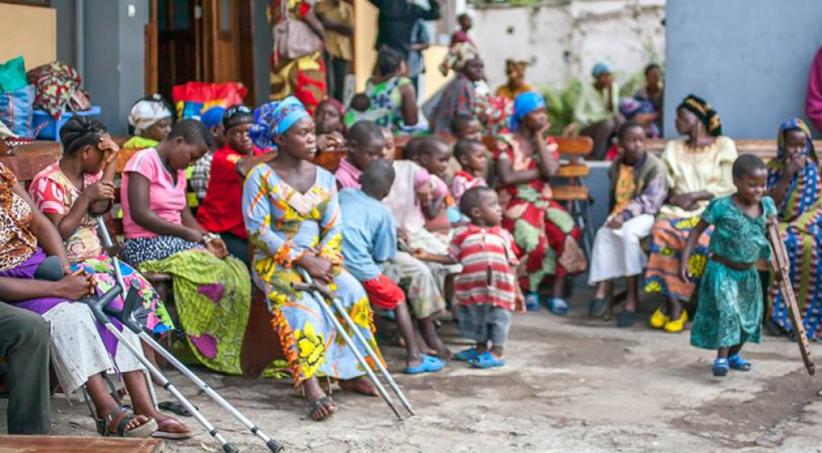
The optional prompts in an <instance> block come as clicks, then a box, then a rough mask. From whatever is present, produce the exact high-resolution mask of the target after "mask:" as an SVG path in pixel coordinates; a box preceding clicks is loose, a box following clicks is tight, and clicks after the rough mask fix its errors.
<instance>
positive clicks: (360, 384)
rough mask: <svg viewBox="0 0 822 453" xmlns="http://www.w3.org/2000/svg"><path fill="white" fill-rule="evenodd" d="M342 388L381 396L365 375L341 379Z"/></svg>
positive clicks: (367, 394) (361, 393) (362, 393)
mask: <svg viewBox="0 0 822 453" xmlns="http://www.w3.org/2000/svg"><path fill="white" fill-rule="evenodd" d="M340 388H341V389H343V390H346V391H349V392H354V393H359V394H360V395H365V396H380V395H379V393H377V389H375V388H374V386H373V385H372V384H371V382H370V381H369V380H368V378H366V377H365V376H360V377H358V378H356V379H348V380H345V381H342V380H341V381H340Z"/></svg>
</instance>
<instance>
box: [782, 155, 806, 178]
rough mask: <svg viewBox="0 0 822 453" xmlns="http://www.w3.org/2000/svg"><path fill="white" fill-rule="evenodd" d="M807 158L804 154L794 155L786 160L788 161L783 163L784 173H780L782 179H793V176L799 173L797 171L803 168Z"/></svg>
mask: <svg viewBox="0 0 822 453" xmlns="http://www.w3.org/2000/svg"><path fill="white" fill-rule="evenodd" d="M807 159H808V157H807V156H806V155H805V154H794V155H792V156H790V157H789V158H788V161H787V162H786V163H785V171H784V172H783V173H782V176H783V177H786V178H789V179H793V177H794V175H795V174H797V173H798V172H799V170H801V169H803V168H805V163H806V161H807Z"/></svg>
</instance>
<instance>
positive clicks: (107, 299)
mask: <svg viewBox="0 0 822 453" xmlns="http://www.w3.org/2000/svg"><path fill="white" fill-rule="evenodd" d="M122 293H123V288H120V286H119V285H114V286H113V287H112V288H111V289H110V290H108V291H107V292H106V293H105V294H103V295H102V296H100V298H99V299H93V298H91V297H86V298H85V299H82V300H81V301H80V302H82V303H84V304H86V305H88V307H89V308H90V309H91V313H92V314H93V315H94V317H95V318H96V319H97V320H98V321H100V323H101V324H103V325H105V324H108V323H110V322H111V320H109V318H108V316H106V314H105V312H104V310H105V308H106V306H107V305H108V304H110V303H111V302H112V301H113V300H114V299H115V298H116V297H117V296H119V295H120V294H122Z"/></svg>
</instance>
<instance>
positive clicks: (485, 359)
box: [468, 351, 505, 370]
mask: <svg viewBox="0 0 822 453" xmlns="http://www.w3.org/2000/svg"><path fill="white" fill-rule="evenodd" d="M468 363H470V364H471V366H472V367H474V368H480V369H483V370H484V369H488V368H497V367H501V366H504V365H505V360H500V359H498V358H496V357H494V356H493V355H492V354H491V352H490V351H485V352H483V353H482V354H480V355H479V356H478V357H477V358H476V359H474V360H472V361H470V362H468Z"/></svg>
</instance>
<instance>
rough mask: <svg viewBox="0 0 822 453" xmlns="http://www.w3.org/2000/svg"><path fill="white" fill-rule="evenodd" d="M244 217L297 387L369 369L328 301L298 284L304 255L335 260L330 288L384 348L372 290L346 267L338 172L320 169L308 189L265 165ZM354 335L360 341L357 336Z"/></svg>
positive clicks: (253, 179) (250, 183)
mask: <svg viewBox="0 0 822 453" xmlns="http://www.w3.org/2000/svg"><path fill="white" fill-rule="evenodd" d="M243 216H244V218H245V225H246V228H247V229H248V236H249V240H250V241H251V242H252V243H253V244H254V246H255V247H256V248H257V251H256V253H255V255H254V260H253V264H252V270H253V274H254V275H253V278H254V283H255V284H256V285H257V287H258V288H260V289H261V290H262V291H264V292H265V294H266V298H267V300H268V304H269V308H270V309H271V313H272V315H273V317H272V320H271V323H272V327H273V328H274V329H275V330H276V331H277V333H278V335H279V337H280V341H281V344H282V347H283V351H284V352H285V355H286V359H287V361H288V364H289V368H290V369H291V372H292V374H293V376H294V382H295V386H296V387H297V388H299V387H300V385H301V383H302V382H303V381H305V380H308V379H310V378H312V377H314V376H328V377H331V378H335V379H342V380H347V379H353V378H357V377H359V376H362V375H363V374H365V370H364V369H363V368H362V367H361V366H360V365H359V363H358V362H357V360H356V358H355V357H354V354H353V352H352V350H351V349H350V348H348V347H347V346H346V345H345V343H344V342H343V339H342V337H340V336H339V335H338V334H337V331H336V329H335V327H334V324H333V322H332V320H331V319H330V318H329V316H328V315H326V314H325V312H324V311H323V309H322V308H321V307H320V304H326V303H327V302H326V301H324V300H319V299H316V298H315V297H314V296H313V294H309V293H306V292H301V291H295V290H294V289H293V288H292V287H291V283H294V282H302V277H301V275H300V273H299V272H298V270H297V268H296V267H295V262H296V261H297V260H298V259H299V258H300V257H302V256H303V255H304V254H306V253H316V254H318V255H319V256H320V257H323V258H326V259H328V260H330V261H331V262H332V263H333V264H334V275H335V277H334V282H333V283H332V284H331V285H330V288H331V289H332V290H333V291H335V292H336V295H337V297H338V298H339V300H340V302H341V303H342V305H343V307H345V309H346V310H347V311H348V314H349V315H350V316H351V318H352V319H353V320H354V323H355V324H356V328H357V329H359V330H360V332H361V333H362V334H363V335H364V336H365V338H366V339H367V341H368V343H369V344H370V346H371V347H372V348H373V349H374V350H375V351H378V353H379V349H378V347H377V343H376V341H375V340H374V336H373V332H374V324H373V314H372V312H371V306H370V304H369V302H368V298H367V296H366V293H365V290H364V289H363V288H362V286H361V285H360V283H359V282H358V281H357V280H356V279H355V278H354V277H353V276H352V275H351V274H349V273H348V272H347V271H345V270H344V269H343V268H342V252H341V246H342V224H341V222H342V221H341V218H340V205H339V200H338V196H337V186H336V180H335V179H334V175H332V174H331V173H329V172H327V171H325V170H323V169H321V168H317V176H316V180H315V182H314V185H313V186H312V187H311V188H310V189H309V190H308V191H307V192H305V193H301V192H299V191H297V190H296V189H294V188H293V187H291V186H290V185H289V184H288V183H286V182H285V181H284V180H283V179H281V178H280V177H279V175H278V174H277V172H276V171H274V170H273V169H272V168H271V167H270V166H268V165H266V164H262V165H258V166H257V167H255V168H254V170H252V172H251V173H250V174H249V175H248V178H247V179H246V182H245V188H244V190H243ZM343 325H345V323H343ZM349 334H350V335H351V332H349ZM352 337H353V335H352ZM354 342H355V343H357V344H359V342H358V340H357V339H356V338H355V339H354ZM360 347H361V346H360ZM361 352H363V355H364V356H365V353H364V351H363V350H361ZM366 357H367V356H366ZM367 360H369V361H370V358H367ZM381 360H382V359H381ZM372 365H373V364H372Z"/></svg>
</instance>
